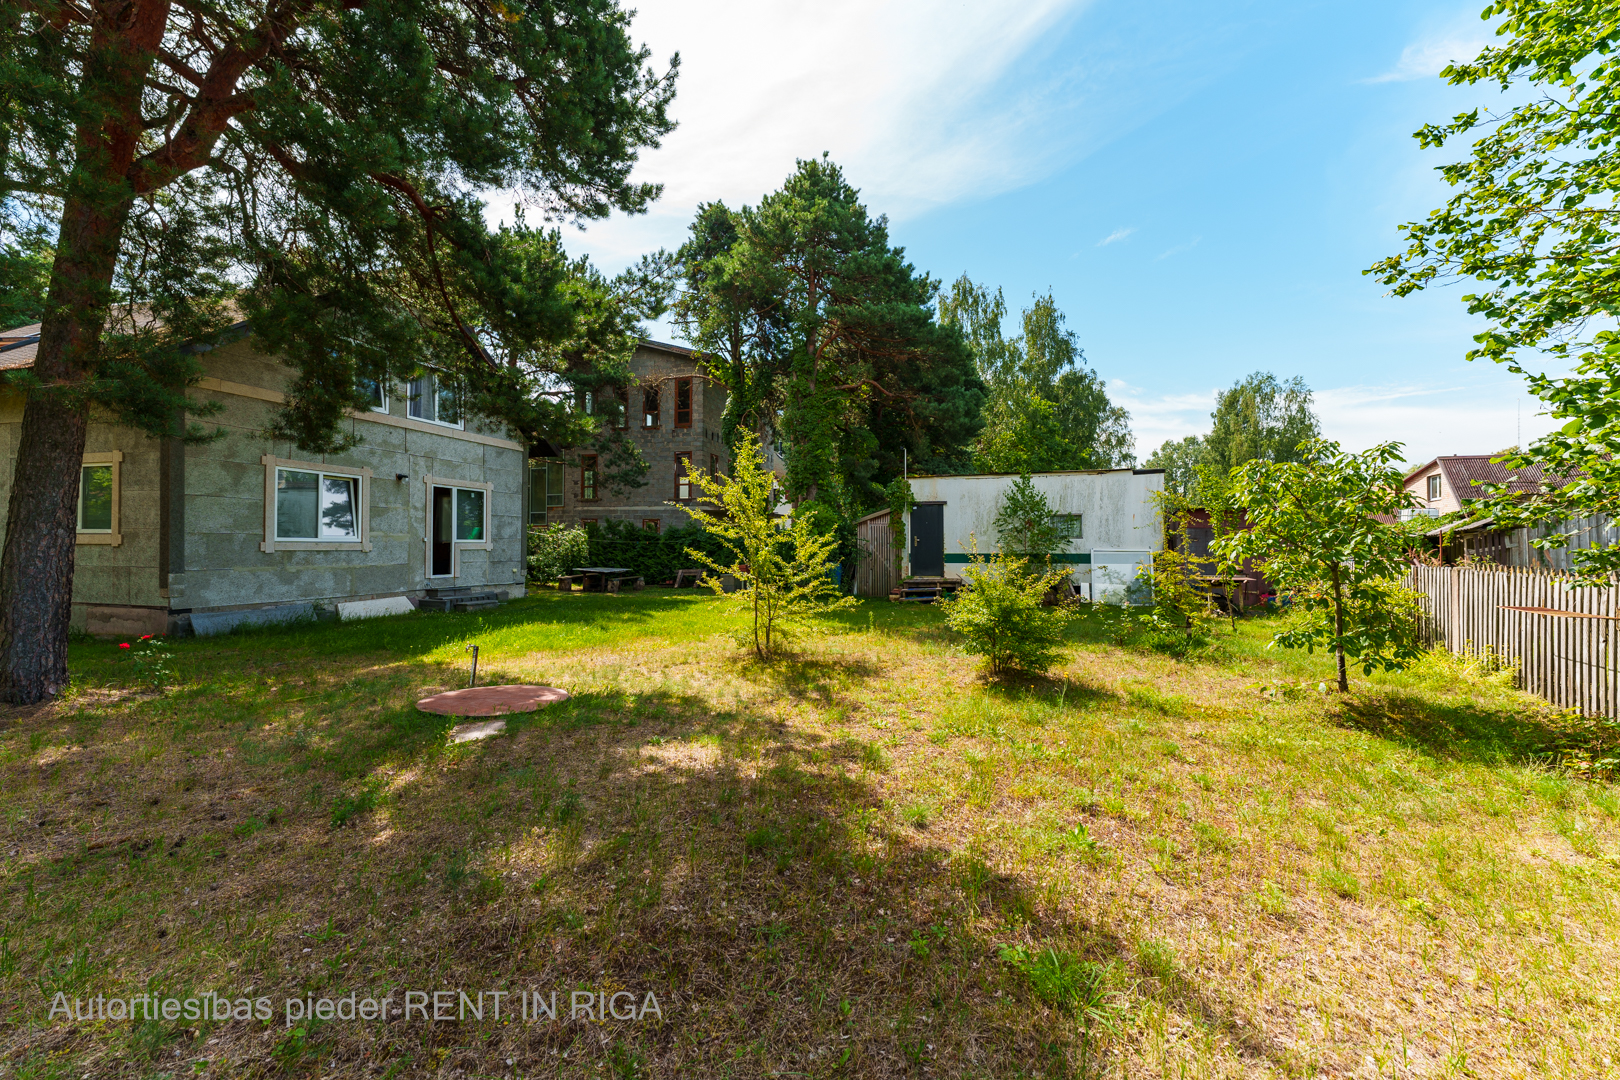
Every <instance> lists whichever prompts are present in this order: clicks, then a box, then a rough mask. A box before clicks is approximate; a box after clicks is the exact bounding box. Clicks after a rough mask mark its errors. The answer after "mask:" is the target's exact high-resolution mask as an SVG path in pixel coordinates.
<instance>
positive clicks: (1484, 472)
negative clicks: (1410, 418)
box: [1406, 454, 1573, 499]
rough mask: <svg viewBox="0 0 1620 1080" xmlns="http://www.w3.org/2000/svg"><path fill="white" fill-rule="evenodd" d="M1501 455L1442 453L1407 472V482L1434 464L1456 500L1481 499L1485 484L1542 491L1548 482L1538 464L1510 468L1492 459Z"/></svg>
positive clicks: (1561, 479) (1561, 480)
mask: <svg viewBox="0 0 1620 1080" xmlns="http://www.w3.org/2000/svg"><path fill="white" fill-rule="evenodd" d="M1500 456H1501V455H1500V454H1445V455H1442V456H1440V457H1437V458H1435V459H1434V460H1432V461H1430V462H1428V463H1427V464H1425V465H1422V466H1420V467H1419V468H1416V469H1413V470H1412V471H1411V472H1409V473H1407V474H1406V482H1407V483H1410V482H1411V481H1412V478H1413V477H1415V476H1417V475H1418V474H1419V473H1423V472H1427V471H1428V470H1429V469H1431V468H1433V467H1434V466H1436V465H1439V466H1440V472H1441V474H1442V475H1443V476H1444V477H1445V478H1446V483H1447V485H1449V487H1450V490H1451V491H1452V492H1453V493H1455V494H1456V496H1457V498H1459V499H1481V498H1484V497H1485V490H1484V488H1483V485H1485V484H1500V485H1501V486H1502V487H1504V488H1506V489H1507V490H1508V491H1509V492H1511V493H1512V494H1515V495H1533V494H1535V493H1536V492H1538V491H1540V490H1542V487H1543V486H1544V485H1545V484H1546V483H1547V482H1548V477H1547V475H1546V473H1544V472H1543V471H1542V468H1541V466H1540V465H1531V466H1528V467H1527V468H1523V469H1509V468H1507V467H1506V466H1505V465H1503V464H1501V463H1500V462H1497V461H1492V460H1491V459H1492V458H1496V457H1500ZM1572 479H1573V477H1566V476H1555V477H1553V478H1552V483H1553V484H1555V485H1558V486H1562V485H1564V484H1567V483H1568V482H1569V481H1570V480H1572Z"/></svg>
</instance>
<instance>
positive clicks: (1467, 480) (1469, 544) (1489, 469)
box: [1405, 451, 1620, 570]
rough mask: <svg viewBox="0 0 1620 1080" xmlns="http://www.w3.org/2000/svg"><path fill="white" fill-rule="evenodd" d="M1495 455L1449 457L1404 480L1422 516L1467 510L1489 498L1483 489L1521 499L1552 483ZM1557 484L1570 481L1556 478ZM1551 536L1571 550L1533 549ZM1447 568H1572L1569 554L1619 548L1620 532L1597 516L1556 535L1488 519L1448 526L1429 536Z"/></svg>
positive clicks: (1568, 524) (1572, 522) (1538, 469)
mask: <svg viewBox="0 0 1620 1080" xmlns="http://www.w3.org/2000/svg"><path fill="white" fill-rule="evenodd" d="M1501 454H1502V452H1501V451H1498V452H1497V453H1495V454H1447V455H1444V456H1442V457H1437V458H1435V459H1434V460H1432V461H1430V462H1428V463H1427V464H1425V465H1421V466H1419V467H1418V468H1416V469H1414V470H1412V471H1411V472H1410V473H1408V474H1407V475H1406V480H1405V486H1406V490H1407V491H1408V492H1410V493H1411V494H1412V495H1414V496H1416V498H1417V503H1418V506H1419V507H1420V508H1421V509H1420V511H1419V512H1420V513H1421V512H1423V511H1425V510H1426V511H1428V512H1429V514H1430V516H1432V517H1441V516H1444V515H1446V514H1449V513H1454V512H1457V511H1460V510H1465V509H1467V504H1468V503H1469V502H1472V501H1473V500H1475V499H1483V498H1485V497H1487V495H1488V494H1489V493H1488V492H1487V491H1486V490H1485V485H1488V484H1489V485H1500V486H1501V487H1503V488H1505V489H1506V490H1507V491H1509V492H1511V493H1514V494H1519V495H1533V494H1535V493H1536V492H1538V491H1540V490H1542V487H1543V485H1545V484H1546V483H1548V477H1547V475H1546V473H1545V472H1543V471H1542V469H1541V467H1540V466H1539V465H1531V466H1529V467H1527V468H1523V469H1508V468H1507V467H1506V466H1504V465H1502V464H1501V463H1500V462H1497V461H1494V460H1492V459H1493V458H1497V457H1500V456H1501ZM1552 482H1553V483H1555V484H1563V483H1566V482H1567V478H1564V477H1555V478H1553V480H1552ZM1549 531H1552V532H1563V533H1568V534H1569V535H1570V541H1569V544H1568V546H1567V547H1564V548H1554V549H1551V550H1545V549H1540V548H1536V547H1533V546H1532V545H1531V544H1530V540H1532V539H1534V538H1536V537H1540V536H1545V535H1547V534H1548V532H1549ZM1428 535H1429V537H1430V538H1431V539H1433V540H1434V541H1435V543H1436V545H1437V547H1438V549H1439V551H1440V553H1441V556H1442V557H1443V558H1444V559H1445V561H1447V562H1454V561H1456V560H1457V559H1459V558H1474V559H1479V560H1483V561H1486V562H1494V563H1497V564H1499V565H1502V566H1532V567H1539V568H1542V569H1553V570H1564V569H1568V568H1569V565H1570V558H1569V557H1570V554H1571V553H1572V552H1575V551H1579V550H1581V549H1582V548H1590V547H1600V546H1604V545H1607V544H1612V543H1616V542H1620V529H1617V528H1616V527H1615V524H1614V523H1613V522H1612V521H1610V520H1609V518H1608V517H1606V516H1603V515H1598V516H1596V517H1590V518H1575V519H1572V520H1570V521H1566V522H1563V523H1562V524H1560V525H1559V526H1557V527H1556V528H1555V529H1552V530H1549V529H1546V528H1538V529H1498V528H1495V527H1494V526H1493V522H1492V520H1491V519H1490V518H1486V519H1484V520H1483V521H1476V522H1470V523H1467V524H1459V525H1446V526H1442V527H1440V528H1437V529H1435V530H1434V531H1432V532H1430V533H1429V534H1428Z"/></svg>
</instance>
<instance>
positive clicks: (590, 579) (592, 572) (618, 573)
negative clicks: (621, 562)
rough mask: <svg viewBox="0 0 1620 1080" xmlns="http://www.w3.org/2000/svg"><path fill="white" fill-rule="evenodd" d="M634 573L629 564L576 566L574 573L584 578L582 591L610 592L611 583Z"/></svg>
mask: <svg viewBox="0 0 1620 1080" xmlns="http://www.w3.org/2000/svg"><path fill="white" fill-rule="evenodd" d="M627 574H628V575H632V576H633V575H634V574H635V571H634V570H632V569H630V568H629V567H628V566H576V567H574V575H576V576H578V577H579V578H581V579H582V580H583V585H582V587H581V591H582V592H609V591H615V592H616V591H617V589H616V588H615V589H612V590H610V589H609V588H608V586H609V584H613V585H615V586H616V585H617V584H618V582H619V581H621V580H622V579H623V578H624V577H625V575H627Z"/></svg>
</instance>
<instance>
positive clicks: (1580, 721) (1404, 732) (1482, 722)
mask: <svg viewBox="0 0 1620 1080" xmlns="http://www.w3.org/2000/svg"><path fill="white" fill-rule="evenodd" d="M1329 716H1330V718H1331V719H1332V720H1334V721H1335V722H1336V723H1338V724H1340V725H1341V726H1343V727H1347V728H1351V729H1353V730H1356V731H1364V732H1366V733H1367V734H1369V735H1376V736H1377V737H1379V738H1381V739H1388V740H1390V741H1391V742H1396V743H1400V744H1401V745H1403V746H1408V747H1411V748H1413V749H1415V750H1420V751H1422V752H1423V753H1425V754H1428V755H1429V756H1431V757H1436V758H1443V759H1448V760H1453V761H1468V762H1476V763H1479V764H1484V765H1498V764H1543V765H1546V764H1561V763H1563V762H1565V761H1566V760H1579V761H1583V762H1593V761H1599V760H1602V759H1605V758H1614V757H1617V756H1620V726H1617V725H1616V724H1615V723H1614V722H1613V721H1609V720H1605V719H1601V718H1592V717H1579V716H1571V715H1567V714H1565V715H1561V714H1559V713H1556V712H1554V711H1552V710H1547V711H1546V712H1543V713H1539V714H1531V715H1526V714H1525V713H1523V712H1520V711H1517V710H1515V709H1512V708H1493V707H1491V706H1488V705H1484V704H1481V703H1479V702H1475V701H1469V700H1466V699H1457V698H1452V699H1449V700H1437V699H1436V698H1434V697H1422V696H1419V695H1417V694H1411V693H1407V692H1405V691H1401V690H1387V691H1382V692H1377V691H1363V692H1361V693H1358V694H1355V695H1352V696H1350V697H1348V698H1345V699H1344V700H1342V701H1340V702H1339V703H1338V705H1337V707H1336V708H1334V709H1333V710H1332V711H1331V712H1330V713H1329Z"/></svg>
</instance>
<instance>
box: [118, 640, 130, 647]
mask: <svg viewBox="0 0 1620 1080" xmlns="http://www.w3.org/2000/svg"><path fill="white" fill-rule="evenodd" d="M118 647H119V648H120V649H127V648H129V642H127V641H120V642H119V643H118Z"/></svg>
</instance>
